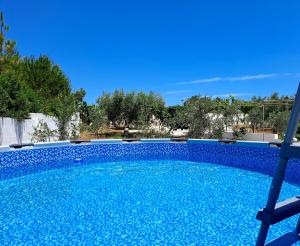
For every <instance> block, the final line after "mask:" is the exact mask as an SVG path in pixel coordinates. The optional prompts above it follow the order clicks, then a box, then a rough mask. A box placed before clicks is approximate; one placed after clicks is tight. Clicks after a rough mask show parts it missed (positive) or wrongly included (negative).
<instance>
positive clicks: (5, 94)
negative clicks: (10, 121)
mask: <svg viewBox="0 0 300 246" xmlns="http://www.w3.org/2000/svg"><path fill="white" fill-rule="evenodd" d="M0 95H1V96H0V116H2V117H11V118H16V119H18V120H22V119H25V118H28V116H29V107H28V105H29V102H28V99H27V96H26V87H25V86H24V83H23V81H22V80H21V79H20V78H19V77H18V76H17V74H16V73H15V72H13V71H10V72H5V73H2V74H0Z"/></svg>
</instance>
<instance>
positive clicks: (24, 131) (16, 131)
mask: <svg viewBox="0 0 300 246" xmlns="http://www.w3.org/2000/svg"><path fill="white" fill-rule="evenodd" d="M40 120H42V121H44V122H46V123H47V124H48V127H49V128H50V129H51V130H57V126H56V121H55V118H54V117H51V116H48V115H44V114H41V113H32V114H30V119H26V120H22V121H17V120H16V119H12V118H7V117H0V145H9V144H16V143H30V142H32V134H33V131H34V127H36V126H37V125H38V123H39V121H40ZM79 121H80V119H79V116H78V114H76V115H74V117H73V119H72V123H74V124H75V125H78V124H79ZM55 140H57V138H56V137H53V138H52V139H51V141H55Z"/></svg>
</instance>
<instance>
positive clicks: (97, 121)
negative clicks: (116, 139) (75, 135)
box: [88, 106, 107, 134]
mask: <svg viewBox="0 0 300 246" xmlns="http://www.w3.org/2000/svg"><path fill="white" fill-rule="evenodd" d="M106 126H107V117H106V115H105V112H104V111H103V110H102V109H101V108H100V107H99V106H93V107H91V124H90V126H89V127H88V129H89V131H91V132H92V133H93V134H98V133H99V130H101V129H102V128H105V127H106Z"/></svg>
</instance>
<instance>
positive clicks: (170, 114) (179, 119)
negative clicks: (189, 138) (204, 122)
mask: <svg viewBox="0 0 300 246" xmlns="http://www.w3.org/2000/svg"><path fill="white" fill-rule="evenodd" d="M188 122H189V118H188V113H187V111H186V108H185V107H184V106H180V105H176V106H170V107H167V109H166V111H165V114H164V117H163V123H164V124H165V125H167V126H168V127H169V129H170V131H172V130H177V129H187V128H188V127H189V124H188Z"/></svg>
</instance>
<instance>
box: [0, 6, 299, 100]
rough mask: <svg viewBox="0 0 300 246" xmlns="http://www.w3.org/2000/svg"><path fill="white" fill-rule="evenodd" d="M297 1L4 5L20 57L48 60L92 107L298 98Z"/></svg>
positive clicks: (6, 17) (10, 36)
mask: <svg viewBox="0 0 300 246" xmlns="http://www.w3.org/2000/svg"><path fill="white" fill-rule="evenodd" d="M299 9H300V1H298V0H294V1H290V0H272V1H271V0H270V1H268V0H264V1H261V0H259V1H258V0H251V1H250V0H248V1H240V0H235V1H233V0H227V1H224V0H218V1H217V0H210V1H204V0H195V1H189V0H185V1H179V0H177V1H176V0H172V1H169V0H159V1H158V0H151V1H150V0H149V1H148V0H144V1H141V0H136V1H133V0H126V1H124V0H111V1H101V0H85V1H77V0H72V1H71V0H63V1H62V0H51V1H50V0H43V1H41V0H27V1H24V0H0V10H2V11H3V12H4V15H5V19H6V23H7V25H9V26H10V31H9V33H8V35H7V36H8V37H9V38H11V39H14V40H16V41H17V49H18V50H19V52H20V54H21V55H22V56H30V55H34V56H39V55H41V54H44V55H48V56H49V57H50V58H51V59H52V60H53V61H54V62H55V63H57V64H59V65H60V66H61V68H62V69H63V70H64V72H65V73H66V75H67V76H68V77H69V79H70V81H71V83H72V87H73V89H74V90H76V89H79V88H81V87H82V88H84V89H85V90H86V92H87V95H86V100H87V101H88V102H89V103H94V102H95V100H96V98H97V97H98V96H100V95H101V94H102V92H103V91H108V92H112V91H113V90H114V89H120V88H123V89H124V90H125V91H132V90H134V91H141V90H143V91H147V92H148V91H151V90H152V91H155V92H157V93H160V94H161V95H162V96H163V97H164V98H165V100H166V103H167V105H173V104H180V103H181V102H182V100H184V99H186V98H188V97H190V96H192V95H203V96H204V95H205V96H212V97H216V96H220V97H226V96H228V95H229V94H231V95H235V96H236V97H238V98H242V99H250V98H251V97H252V96H254V95H256V96H266V95H270V94H271V93H272V92H275V91H276V92H279V93H280V94H284V95H293V94H295V92H296V89H297V86H298V82H299V81H300V11H299Z"/></svg>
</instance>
